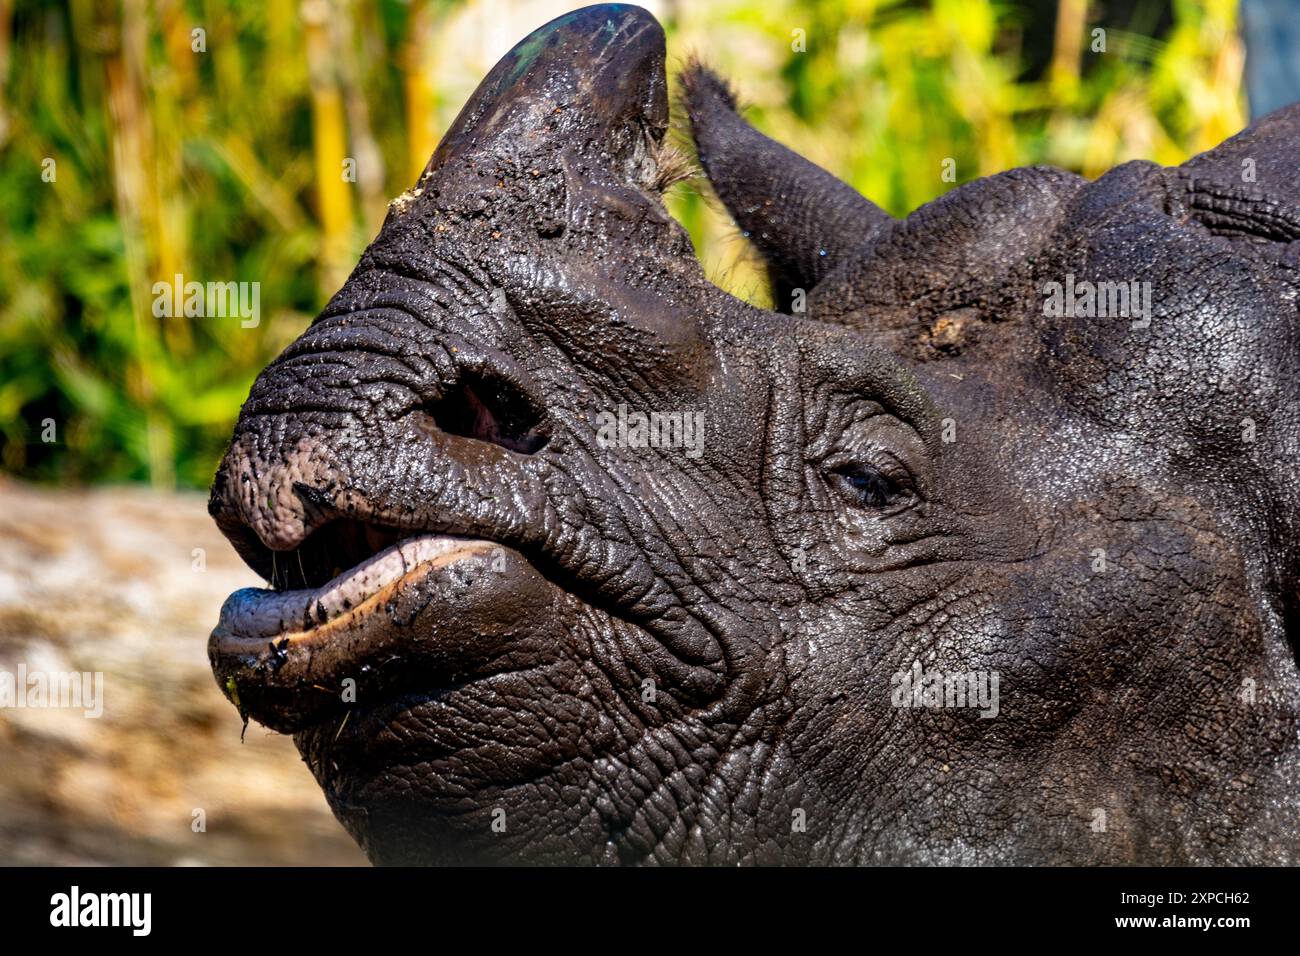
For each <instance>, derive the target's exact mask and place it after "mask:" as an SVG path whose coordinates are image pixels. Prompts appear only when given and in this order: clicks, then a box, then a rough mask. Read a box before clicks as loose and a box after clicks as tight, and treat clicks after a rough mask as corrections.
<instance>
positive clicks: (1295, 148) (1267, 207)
mask: <svg viewBox="0 0 1300 956" xmlns="http://www.w3.org/2000/svg"><path fill="white" fill-rule="evenodd" d="M1297 152H1300V103H1294V104H1292V105H1291V106H1286V107H1283V108H1282V109H1280V110H1275V111H1274V112H1272V113H1269V114H1268V115H1267V116H1264V117H1262V118H1260V119H1258V120H1256V121H1255V122H1254V123H1252V124H1251V125H1250V126H1248V127H1247V128H1246V129H1245V130H1243V131H1242V132H1240V133H1238V134H1237V135H1236V136H1234V137H1232V138H1231V139H1229V140H1225V141H1224V142H1223V143H1220V144H1219V145H1218V146H1216V147H1215V148H1214V149H1211V150H1209V151H1207V152H1204V153H1201V154H1200V155H1199V156H1193V157H1192V158H1191V159H1189V160H1188V161H1187V162H1185V163H1183V165H1182V166H1180V167H1178V170H1179V173H1180V174H1181V176H1182V177H1183V178H1184V180H1185V182H1186V185H1187V193H1188V197H1187V206H1188V212H1190V214H1191V215H1192V216H1194V217H1195V218H1196V219H1197V220H1199V221H1201V222H1203V223H1204V224H1205V225H1207V226H1208V227H1209V228H1210V229H1211V230H1213V231H1215V232H1220V233H1225V234H1240V235H1245V236H1249V237H1254V238H1261V239H1272V240H1281V241H1284V242H1290V241H1292V240H1294V239H1297V238H1300V201H1297V196H1300V163H1297V161H1296V154H1297Z"/></svg>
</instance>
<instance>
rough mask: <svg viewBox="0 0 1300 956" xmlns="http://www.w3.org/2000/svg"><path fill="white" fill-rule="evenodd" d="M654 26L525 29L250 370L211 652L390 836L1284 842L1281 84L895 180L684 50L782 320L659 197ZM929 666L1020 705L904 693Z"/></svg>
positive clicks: (1277, 856)
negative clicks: (1117, 161) (875, 191)
mask: <svg viewBox="0 0 1300 956" xmlns="http://www.w3.org/2000/svg"><path fill="white" fill-rule="evenodd" d="M664 61H665V50H664V36H663V33H662V31H661V29H660V27H659V25H658V24H657V23H656V22H655V21H654V19H653V18H652V17H650V15H649V14H647V13H645V12H644V11H642V10H639V9H637V8H635V7H626V6H601V7H591V8H588V9H585V10H581V11H578V12H576V13H573V14H569V15H567V16H565V17H562V18H561V19H559V20H556V21H554V22H553V23H551V24H548V25H547V26H545V27H543V28H541V29H540V30H538V31H537V32H536V33H534V34H532V35H531V36H529V37H528V38H526V39H524V40H523V41H521V42H520V44H519V45H518V46H516V47H515V49H514V50H513V51H512V52H511V53H510V54H508V55H507V56H506V57H505V59H503V60H502V61H501V63H500V64H498V65H497V67H496V68H495V69H494V70H493V71H492V72H491V74H489V76H488V77H487V78H486V79H485V80H484V81H483V83H482V85H481V86H480V87H479V89H478V91H477V92H476V93H475V94H474V96H473V98H472V99H471V100H470V101H469V103H468V104H467V105H466V106H465V108H464V111H463V112H462V113H461V115H460V117H459V118H458V119H457V121H456V123H455V124H454V125H453V127H452V128H451V130H450V131H449V132H448V133H447V135H446V138H445V139H444V140H443V142H442V144H441V145H440V146H439V147H438V150H437V152H435V153H434V155H433V157H432V158H431V159H430V161H429V164H428V166H427V168H426V169H425V171H424V173H423V175H422V176H421V177H420V179H419V182H418V183H417V184H416V185H415V186H414V187H413V188H412V189H411V190H410V191H409V192H407V193H405V194H404V195H403V196H401V197H399V198H398V199H397V200H396V201H395V202H394V203H393V205H392V208H391V210H390V212H389V215H388V218H387V220H386V222H385V224H384V226H383V229H382V231H381V232H380V234H379V235H378V237H377V238H376V239H375V241H374V242H373V243H372V244H371V246H370V247H369V248H368V249H367V250H366V252H365V254H364V255H363V256H362V258H361V261H360V263H359V264H358V265H357V267H356V270H355V271H354V273H353V274H352V276H351V277H350V278H349V279H348V281H347V283H346V284H345V285H344V286H343V288H342V289H341V290H339V292H338V293H337V294H336V295H335V296H334V297H333V299H332V300H331V301H330V302H329V303H328V305H327V306H326V307H325V309H324V311H323V312H322V313H321V315H320V316H319V317H318V318H317V319H316V320H315V322H313V324H312V325H311V327H310V328H309V329H308V330H307V331H306V332H305V333H304V334H303V335H302V337H301V338H300V339H298V340H297V341H296V342H294V343H293V344H292V345H290V346H289V347H288V348H287V349H286V350H285V352H284V354H282V355H281V356H280V357H279V358H278V359H276V360H275V361H274V362H273V363H272V364H271V365H270V366H269V367H268V368H267V369H266V370H265V371H263V372H262V374H261V376H260V377H259V378H258V379H257V381H256V383H255V384H254V386H253V389H252V392H251V394H250V395H249V398H248V401H247V403H246V404H245V405H244V407H243V410H242V412H241V414H240V417H239V422H238V425H237V426H236V429H235V434H234V437H233V440H232V442H231V446H230V450H229V452H228V453H227V455H226V457H225V459H224V460H223V462H222V464H221V466H220V469H219V471H218V473H217V476H216V480H215V482H214V485H213V489H212V498H211V512H212V515H213V517H214V518H215V520H216V521H217V523H218V525H219V526H220V527H221V529H222V530H223V531H224V532H225V534H226V535H227V536H228V537H229V538H230V540H231V542H232V543H233V545H234V546H235V548H236V549H238V551H239V553H240V554H241V555H242V556H243V557H244V558H245V559H246V560H247V561H248V563H249V564H250V565H251V566H252V567H253V568H255V569H256V570H258V571H259V572H260V573H262V574H263V575H264V576H265V577H267V579H268V580H269V581H270V582H271V588H270V589H269V590H264V591H244V592H240V593H238V594H236V595H234V596H232V598H231V600H230V602H229V603H228V604H227V607H226V609H225V611H224V612H223V615H222V620H221V622H220V624H219V625H218V627H217V629H216V630H215V631H214V633H213V636H212V638H211V643H210V654H211V659H212V664H213V669H214V672H215V674H216V676H217V679H218V683H219V684H220V685H221V686H222V687H223V689H226V691H227V693H232V689H233V690H234V691H235V692H237V694H238V703H239V706H240V707H241V708H242V709H243V710H244V711H245V712H246V713H247V714H248V715H250V716H251V717H252V718H253V719H255V720H257V721H259V722H261V723H264V724H266V725H267V726H269V727H272V728H274V729H276V730H279V731H283V732H285V733H292V734H294V735H295V739H296V741H297V744H298V747H299V749H300V751H301V752H302V754H303V756H304V758H305V759H306V761H307V762H308V764H309V765H310V766H311V768H312V770H313V771H314V773H315V775H316V777H317V779H318V780H319V782H320V784H321V787H322V788H323V789H324V791H325V794H326V796H327V798H328V800H329V802H330V805H331V806H332V807H333V809H334V811H335V813H336V815H337V816H338V818H339V819H340V820H341V821H342V822H343V824H344V825H345V826H346V827H347V828H348V830H349V832H351V833H352V834H353V836H354V837H355V838H356V839H357V840H358V842H359V843H360V844H361V845H362V847H363V848H364V849H365V850H366V852H367V853H368V854H369V855H370V857H371V859H373V860H374V861H375V862H376V863H386V864H392V863H455V862H465V861H488V862H578V863H592V864H598V863H716V864H734V863H747V864H754V863H775V862H785V863H951V862H960V863H1019V864H1028V863H1034V864H1048V863H1058V864H1067V863H1077V864H1083V863H1156V864H1163V863H1243V864H1245V863H1296V862H1300V780H1298V779H1297V777H1298V773H1297V769H1298V767H1300V740H1298V739H1297V725H1296V718H1297V711H1298V708H1300V676H1298V675H1297V665H1296V654H1295V639H1296V632H1297V628H1298V627H1300V623H1298V622H1300V615H1298V611H1297V607H1296V602H1297V596H1298V595H1300V589H1298V583H1300V582H1298V580H1297V579H1298V577H1300V574H1298V572H1300V567H1298V557H1300V549H1298V548H1297V535H1298V534H1300V527H1298V522H1300V500H1298V498H1300V487H1298V485H1297V481H1296V455H1297V446H1298V444H1300V440H1298V439H1297V435H1300V421H1298V418H1300V379H1298V377H1297V376H1298V375H1300V372H1298V371H1297V368H1298V367H1300V363H1297V355H1298V354H1300V352H1298V346H1300V343H1298V342H1297V337H1298V331H1297V287H1298V285H1300V282H1298V280H1297V265H1298V263H1300V251H1298V250H1300V244H1298V243H1297V242H1296V240H1297V238H1300V208H1298V207H1297V200H1296V197H1297V195H1298V194H1300V173H1298V172H1297V164H1296V145H1297V142H1298V141H1300V108H1297V107H1291V108H1289V109H1286V110H1283V111H1280V112H1277V113H1274V114H1272V115H1270V116H1267V117H1265V118H1263V119H1261V120H1259V121H1258V122H1256V123H1255V124H1254V125H1253V126H1251V127H1250V128H1249V129H1248V130H1246V131H1245V132H1243V133H1242V134H1240V135H1239V136H1237V137H1236V138H1234V139H1231V140H1229V141H1228V142H1226V143H1224V144H1223V145H1221V146H1219V147H1218V148H1217V149H1215V150H1212V151H1210V152H1208V153H1205V154H1203V155H1201V156H1198V157H1196V158H1194V159H1192V160H1190V161H1188V162H1187V163H1185V164H1184V165H1182V166H1180V167H1177V168H1164V167H1160V166H1157V165H1154V164H1151V163H1148V162H1133V163H1128V164H1126V165H1124V166H1121V167H1119V168H1117V169H1115V170H1113V171H1111V172H1110V173H1108V174H1107V175H1105V176H1103V177H1101V178H1100V179H1099V180H1097V181H1095V182H1088V181H1085V180H1083V179H1080V178H1078V177H1076V176H1074V175H1071V174H1068V173H1065V172H1061V171H1059V170H1054V169H1046V168H1033V169H1017V170H1012V171H1010V172H1006V173H1003V174H1001V175H998V176H993V177H989V178H986V179H982V180H978V181H975V182H971V183H968V184H966V185H963V186H961V187H959V188H956V189H953V190H952V191H951V192H949V193H948V194H947V195H945V196H944V197H942V198H941V199H938V200H936V201H935V202H932V203H930V204H928V205H926V206H924V207H922V208H920V209H918V210H916V211H915V212H914V213H913V214H912V215H910V216H909V217H907V218H906V219H904V220H895V219H892V218H890V217H889V216H887V215H885V214H884V213H883V212H882V211H881V210H879V209H878V208H877V207H875V206H874V205H872V204H871V203H870V202H869V201H867V200H866V199H864V198H862V197H861V196H859V195H858V194H857V193H856V192H854V191H853V190H851V189H850V188H849V187H848V186H846V185H844V184H843V183H840V182H839V181H837V180H836V179H834V178H833V177H831V176H830V175H829V174H828V173H826V172H824V171H822V170H820V169H819V168H817V167H816V166H814V165H812V164H810V163H808V162H807V161H806V160H804V159H802V158H800V157H799V156H797V155H796V154H794V153H793V152H791V151H789V150H788V149H786V148H785V147H783V146H781V145H779V144H777V143H775V142H773V141H771V140H769V139H767V138H766V137H764V136H762V135H761V134H759V133H758V132H757V131H755V130H754V129H753V128H751V127H750V126H749V125H748V124H747V123H746V122H745V120H744V119H743V118H742V117H741V116H740V114H739V113H738V112H737V109H736V106H735V102H734V98H733V96H732V94H731V92H730V91H729V88H728V87H727V85H726V84H725V83H724V81H723V80H722V79H720V78H719V77H717V76H715V75H714V74H713V73H711V72H710V71H709V70H708V69H707V68H705V67H703V66H700V65H689V66H688V67H687V68H686V71H685V73H684V75H683V76H682V88H683V102H682V103H681V114H682V118H683V119H684V121H685V122H686V123H688V124H689V129H690V132H691V137H692V138H693V141H694V146H695V148H696V150H697V152H698V158H699V164H700V166H701V167H702V169H703V172H704V173H705V174H706V176H707V178H708V181H709V183H710V184H711V187H712V189H713V190H714V191H715V192H716V194H717V195H718V197H719V198H720V199H721V201H722V202H723V203H724V204H725V205H726V207H727V208H728V209H729V210H730V212H731V214H732V216H733V217H734V219H735V221H736V223H737V225H738V226H739V227H740V228H741V229H742V230H743V231H745V232H746V233H747V234H748V235H749V236H751V237H752V240H753V242H754V244H755V246H756V247H757V249H758V251H759V252H760V253H761V254H762V256H763V257H764V258H765V260H766V262H767V263H768V265H769V267H770V270H771V274H772V277H773V281H774V286H775V288H776V289H777V291H778V298H779V300H780V301H781V302H782V303H786V304H787V306H786V307H787V308H788V304H789V303H790V302H791V301H792V296H793V293H794V290H800V289H801V290H804V291H805V292H806V294H807V308H806V311H804V312H802V313H797V314H787V313H786V312H769V311H764V310H762V309H758V308H755V307H752V306H750V305H747V304H746V303H744V302H741V301H739V300H737V299H735V298H733V297H732V296H730V295H728V294H726V293H725V292H723V291H721V290H720V289H718V288H717V287H715V286H713V285H712V284H711V283H710V282H709V281H708V280H706V278H705V276H704V274H703V272H702V270H701V268H700V265H699V263H698V262H697V261H696V259H695V258H694V256H693V254H692V250H691V244H690V242H689V240H688V238H687V236H686V234H685V232H684V231H683V229H682V228H681V227H680V226H679V225H678V224H677V223H676V222H675V221H674V220H673V219H672V218H671V217H670V216H669V215H668V214H667V212H666V211H665V208H664V205H663V202H662V201H661V195H660V190H661V189H662V187H663V186H664V184H665V183H666V182H667V181H668V180H670V179H671V178H673V176H672V170H671V168H670V167H671V166H672V162H671V158H670V157H671V154H670V152H669V150H668V149H667V148H666V147H665V145H664V144H665V133H666V131H667V129H668V124H669V103H668V96H667V89H666V77H665V70H664ZM1246 159H1249V160H1251V161H1252V166H1253V169H1254V171H1255V176H1254V179H1253V181H1249V182H1247V181H1243V176H1242V169H1243V160H1246ZM1067 276H1069V277H1072V279H1071V281H1073V282H1074V283H1076V284H1078V283H1083V282H1110V281H1134V282H1139V283H1149V284H1150V285H1149V288H1150V293H1151V302H1152V309H1151V314H1150V315H1149V322H1148V323H1147V324H1146V325H1145V326H1144V327H1135V326H1140V325H1141V323H1134V322H1131V321H1129V319H1128V318H1117V317H1113V316H1112V317H1109V318H1107V317H1091V318H1085V317H1075V316H1073V315H1069V314H1065V315H1063V314H1060V312H1059V310H1051V309H1045V308H1044V295H1043V290H1044V288H1045V286H1046V285H1047V284H1048V283H1052V282H1058V283H1063V282H1065V281H1066V277H1067ZM620 405H623V406H626V408H628V409H633V410H639V411H642V412H647V413H648V412H652V411H659V412H683V413H692V414H694V413H702V414H703V421H704V422H705V436H704V442H703V445H702V451H701V453H700V454H698V456H695V457H692V456H688V455H687V454H685V453H683V450H682V449H680V448H664V447H659V448H656V447H630V446H632V445H633V444H634V443H632V442H625V443H619V442H614V443H610V442H605V441H601V440H599V436H598V433H597V427H596V424H595V422H596V419H597V417H598V416H599V415H600V414H601V413H602V412H611V411H614V410H616V409H618V408H619V406H620ZM1247 421H1249V423H1250V427H1249V428H1247V427H1246V426H1245V423H1246V422H1247ZM1099 562H1100V563H1099ZM917 662H919V663H920V665H921V667H922V668H923V669H924V670H925V671H937V672H941V673H959V674H960V673H968V672H981V673H996V674H998V675H999V676H1000V685H999V686H1000V702H999V707H998V712H997V716H996V717H993V718H991V719H990V718H986V717H983V716H981V714H980V712H979V711H978V710H977V709H974V708H971V707H964V708H963V707H943V708H937V709H932V708H929V707H898V706H893V702H891V680H892V679H893V678H894V675H897V674H899V673H906V672H908V671H909V670H910V669H911V668H912V667H913V665H914V664H916V663H917ZM1245 687H1250V688H1253V694H1251V695H1247V694H1246V693H1245V692H1244V691H1243V688H1245ZM349 688H351V691H349ZM348 693H353V696H352V697H348ZM1248 698H1249V699H1248ZM1252 699H1253V702H1251V700H1252ZM1099 810H1100V811H1103V812H1104V819H1105V827H1104V829H1103V828H1098V827H1096V826H1094V823H1095V821H1096V820H1097V819H1098V816H1097V812H1098V811H1099ZM796 821H802V825H801V826H800V825H796ZM494 824H496V825H495V826H494Z"/></svg>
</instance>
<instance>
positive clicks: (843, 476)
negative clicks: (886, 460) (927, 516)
mask: <svg viewBox="0 0 1300 956" xmlns="http://www.w3.org/2000/svg"><path fill="white" fill-rule="evenodd" d="M832 474H833V475H834V476H835V480H836V483H837V485H838V487H839V490H840V492H841V493H842V494H843V495H844V496H845V497H846V498H847V499H848V501H849V503H850V504H852V505H855V506H857V507H859V508H866V509H869V510H871V511H879V512H893V511H897V510H900V509H901V508H903V507H905V506H906V505H908V504H910V503H911V502H912V500H913V499H914V498H915V489H914V488H913V487H912V484H911V479H910V477H909V476H907V475H905V474H888V473H886V472H884V471H881V470H880V469H879V468H875V467H873V466H872V465H867V464H861V463H853V464H848V465H842V466H840V467H838V468H836V469H835V470H834V471H833V472H832Z"/></svg>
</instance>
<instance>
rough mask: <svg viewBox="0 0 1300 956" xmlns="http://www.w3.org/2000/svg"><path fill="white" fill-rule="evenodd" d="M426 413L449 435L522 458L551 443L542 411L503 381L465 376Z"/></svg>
mask: <svg viewBox="0 0 1300 956" xmlns="http://www.w3.org/2000/svg"><path fill="white" fill-rule="evenodd" d="M423 410H424V411H425V412H426V413H427V414H428V415H429V416H430V417H431V418H432V419H433V422H434V424H435V425H436V426H437V427H438V428H439V430H441V431H443V432H445V433H447V434H448V435H458V436H460V437H461V438H473V439H475V440H476V441H485V442H491V443H492V444H494V445H500V446H501V447H502V448H506V449H509V450H510V451H513V452H518V453H520V454H523V455H531V454H533V453H534V452H537V451H540V450H541V449H542V448H543V447H544V446H545V445H546V443H547V441H548V440H549V436H548V435H547V434H546V432H545V415H544V413H543V411H542V409H541V408H540V407H539V406H538V405H537V403H536V402H535V401H533V399H532V398H531V397H530V396H529V395H527V394H526V393H525V392H524V391H523V389H521V388H519V387H518V386H517V385H515V384H513V383H512V382H510V381H508V380H506V379H503V378H495V377H489V376H485V375H483V374H480V373H471V372H466V373H464V374H462V375H461V377H460V381H458V382H457V383H456V386H455V387H454V388H452V389H450V390H449V391H448V392H447V394H445V395H443V396H442V397H441V398H439V399H438V400H437V401H436V402H433V403H431V404H429V405H427V406H426V407H425V408H424V409H423Z"/></svg>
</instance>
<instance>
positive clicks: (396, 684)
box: [208, 534, 552, 733]
mask: <svg viewBox="0 0 1300 956" xmlns="http://www.w3.org/2000/svg"><path fill="white" fill-rule="evenodd" d="M551 590H552V586H551V585H550V584H549V582H547V581H546V580H545V578H543V577H542V576H541V575H540V574H539V573H538V572H537V571H536V569H535V568H533V567H532V566H531V565H530V564H529V563H528V562H527V561H526V560H525V559H524V558H523V557H522V555H520V554H519V553H518V552H516V551H514V550H512V549H510V548H507V547H505V546H503V545H501V544H498V543H497V542H493V541H486V540H478V539H467V538H457V537H450V536H447V535H439V534H427V535H420V536H416V537H411V538H407V539H404V540H402V541H399V542H397V543H396V544H393V545H390V546H389V547H387V548H385V549H384V550H382V551H380V552H378V553H377V554H374V555H372V556H371V557H369V558H367V559H365V560H364V561H362V562H361V563H359V564H357V565H356V566H355V567H353V568H352V569H351V570H349V571H346V572H344V573H342V574H340V575H338V576H336V577H334V578H333V579H332V580H330V581H328V582H326V583H324V584H322V585H320V586H319V587H315V588H302V589H297V590H289V591H274V590H264V589H259V588H244V589H242V590H239V591H236V592H235V593H234V594H232V595H231V596H230V597H229V598H228V599H227V600H226V603H225V606H224V607H223V608H222V611H221V618H220V621H219V622H218V624H217V627H216V628H215V629H214V630H213V632H212V635H211V637H210V638H209V641H208V657H209V660H210V661H211V664H212V669H213V673H214V675H215V676H216V678H217V682H218V684H219V685H220V686H221V688H222V690H223V691H224V692H225V694H226V696H227V697H229V698H230V700H231V702H232V703H234V704H235V705H236V706H237V707H238V708H239V709H240V712H241V713H242V714H243V715H244V716H246V717H251V718H253V719H255V720H257V721H258V722H259V723H261V724H264V725H266V726H268V727H270V728H272V729H274V730H279V731H282V732H286V733H291V732H295V731H297V730H301V729H303V728H304V727H307V726H311V725H313V724H316V723H320V722H322V721H324V720H328V719H330V718H331V717H334V716H338V715H339V714H340V713H341V712H342V711H344V710H347V709H348V708H349V707H350V706H352V705H353V704H357V703H361V704H369V703H374V702H376V701H378V700H381V699H383V698H385V697H386V696H388V695H391V694H393V693H399V692H404V691H407V690H411V689H414V688H415V687H418V686H421V685H422V684H423V685H428V686H438V684H439V683H440V682H441V681H443V680H447V679H466V678H469V677H472V676H474V675H476V674H487V673H490V672H491V671H492V669H493V668H494V666H495V664H494V662H495V660H496V657H497V655H498V654H499V653H500V652H501V649H502V648H503V647H508V646H511V645H512V644H513V643H514V642H515V640H516V639H517V638H518V636H519V635H520V633H522V632H524V631H526V630H527V628H528V627H529V626H531V625H537V624H540V623H542V622H544V621H546V620H547V615H546V609H547V608H548V607H549V604H550V595H551ZM521 621H523V622H527V623H521ZM349 678H350V679H351V682H350V687H349V681H348V679H349ZM349 689H350V693H348V691H349Z"/></svg>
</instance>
